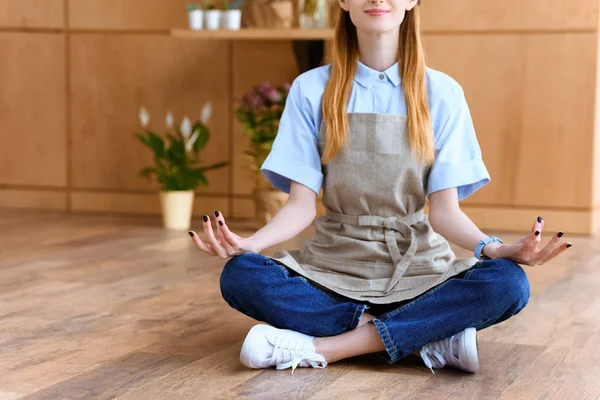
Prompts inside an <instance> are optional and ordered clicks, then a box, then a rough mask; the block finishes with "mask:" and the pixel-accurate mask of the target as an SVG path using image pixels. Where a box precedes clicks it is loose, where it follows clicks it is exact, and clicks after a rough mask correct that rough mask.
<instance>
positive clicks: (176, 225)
mask: <svg viewBox="0 0 600 400" xmlns="http://www.w3.org/2000/svg"><path fill="white" fill-rule="evenodd" d="M160 204H161V208H162V217H163V225H164V227H165V228H166V229H169V230H188V229H189V228H190V225H191V220H192V207H193V205H194V191H193V190H174V191H168V192H165V191H162V192H160Z"/></svg>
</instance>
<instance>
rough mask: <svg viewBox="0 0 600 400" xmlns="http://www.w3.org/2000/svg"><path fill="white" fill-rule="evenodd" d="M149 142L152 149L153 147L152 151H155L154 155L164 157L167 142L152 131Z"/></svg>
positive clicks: (149, 132)
mask: <svg viewBox="0 0 600 400" xmlns="http://www.w3.org/2000/svg"><path fill="white" fill-rule="evenodd" d="M148 142H149V143H150V147H152V150H154V154H156V156H157V157H161V158H162V157H164V154H165V141H164V140H163V138H161V137H160V136H158V135H157V134H156V133H154V132H152V131H148Z"/></svg>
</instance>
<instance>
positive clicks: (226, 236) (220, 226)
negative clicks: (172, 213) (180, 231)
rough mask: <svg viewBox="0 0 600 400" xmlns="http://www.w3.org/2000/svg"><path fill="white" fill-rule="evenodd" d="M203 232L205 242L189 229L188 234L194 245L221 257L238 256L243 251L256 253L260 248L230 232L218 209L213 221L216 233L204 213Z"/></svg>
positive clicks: (243, 252) (247, 239)
mask: <svg viewBox="0 0 600 400" xmlns="http://www.w3.org/2000/svg"><path fill="white" fill-rule="evenodd" d="M203 220H204V232H205V233H206V236H207V237H208V240H207V241H206V242H203V241H202V240H201V239H200V237H199V236H198V234H197V233H196V232H194V231H190V232H189V234H190V236H191V237H192V240H193V241H194V243H195V244H196V246H197V247H198V248H199V249H200V250H202V251H204V252H205V253H208V254H210V255H211V256H217V257H221V258H228V257H234V256H239V255H242V254H245V253H258V252H259V251H260V250H259V249H257V248H256V247H255V245H254V244H253V243H252V241H251V240H250V238H243V237H241V236H238V235H236V234H235V233H233V232H231V231H230V230H229V228H228V227H227V224H226V223H225V218H224V217H223V214H221V213H220V212H219V211H218V210H215V222H216V225H217V234H216V236H215V233H214V232H213V228H212V223H211V220H210V218H209V217H208V216H207V215H205V216H204V217H203Z"/></svg>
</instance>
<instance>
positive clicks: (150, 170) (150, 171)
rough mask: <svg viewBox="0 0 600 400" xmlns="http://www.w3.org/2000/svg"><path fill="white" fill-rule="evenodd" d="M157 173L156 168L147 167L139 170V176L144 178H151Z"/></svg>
mask: <svg viewBox="0 0 600 400" xmlns="http://www.w3.org/2000/svg"><path fill="white" fill-rule="evenodd" d="M155 173H156V169H155V168H150V167H146V168H144V169H142V170H141V171H140V172H139V174H138V176H140V177H142V178H148V179H149V180H150V178H151V175H152V174H155Z"/></svg>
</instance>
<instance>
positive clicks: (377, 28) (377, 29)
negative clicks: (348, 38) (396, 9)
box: [356, 24, 399, 35]
mask: <svg viewBox="0 0 600 400" xmlns="http://www.w3.org/2000/svg"><path fill="white" fill-rule="evenodd" d="M356 28H357V29H358V30H361V31H363V32H364V33H368V34H373V35H376V34H382V33H389V32H393V31H397V30H398V28H399V25H394V26H386V25H381V24H377V25H375V24H362V25H356Z"/></svg>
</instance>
